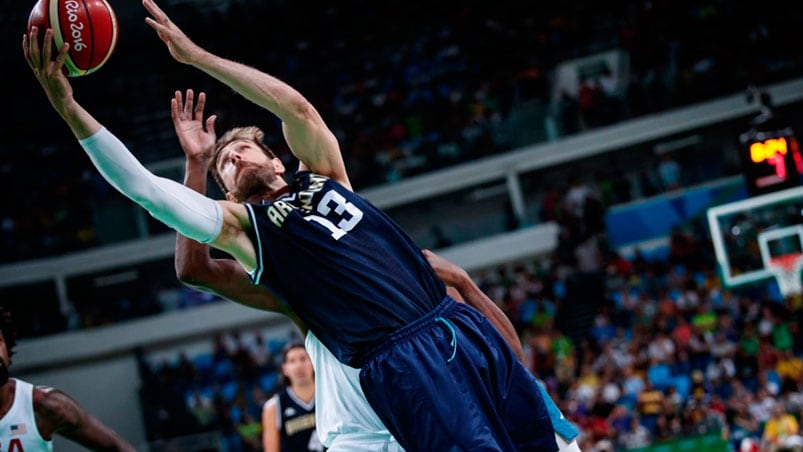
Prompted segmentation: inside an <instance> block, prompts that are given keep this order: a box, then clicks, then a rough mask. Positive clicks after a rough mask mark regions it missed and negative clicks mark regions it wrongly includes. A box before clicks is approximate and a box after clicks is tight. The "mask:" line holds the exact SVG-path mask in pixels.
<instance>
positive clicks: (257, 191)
mask: <svg viewBox="0 0 803 452" xmlns="http://www.w3.org/2000/svg"><path fill="white" fill-rule="evenodd" d="M242 165H243V167H242V168H241V169H240V170H239V172H238V173H237V177H236V179H235V187H234V189H233V190H231V194H232V195H233V196H234V197H235V198H236V199H237V200H238V201H240V202H242V201H246V200H248V199H251V198H256V197H261V196H262V195H265V194H266V193H267V192H269V191H270V188H271V187H272V186H273V185H274V183H275V182H276V180H277V178H278V176H277V175H276V172H275V171H274V168H273V165H271V164H263V165H256V164H250V163H243V164H242Z"/></svg>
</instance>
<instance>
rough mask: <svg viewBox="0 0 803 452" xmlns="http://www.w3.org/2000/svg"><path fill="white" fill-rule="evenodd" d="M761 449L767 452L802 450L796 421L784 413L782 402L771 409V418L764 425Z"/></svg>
mask: <svg viewBox="0 0 803 452" xmlns="http://www.w3.org/2000/svg"><path fill="white" fill-rule="evenodd" d="M761 447H762V449H763V450H766V451H768V452H777V451H782V450H793V451H797V452H799V451H800V450H803V437H801V436H800V426H799V424H798V421H797V419H796V418H795V417H794V416H793V415H791V414H789V413H788V412H787V411H786V408H785V407H784V405H783V402H777V403H775V405H774V406H773V408H772V417H770V419H769V420H767V423H766V424H764V434H763V436H762V437H761Z"/></svg>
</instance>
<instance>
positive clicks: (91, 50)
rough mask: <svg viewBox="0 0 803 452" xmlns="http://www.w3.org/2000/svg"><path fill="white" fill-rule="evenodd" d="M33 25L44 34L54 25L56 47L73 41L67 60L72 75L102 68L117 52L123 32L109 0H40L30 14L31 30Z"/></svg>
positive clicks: (29, 28) (67, 67) (69, 73)
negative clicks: (119, 36) (120, 33)
mask: <svg viewBox="0 0 803 452" xmlns="http://www.w3.org/2000/svg"><path fill="white" fill-rule="evenodd" d="M33 26H36V27H38V28H39V34H40V36H44V33H45V30H47V28H52V29H53V42H54V44H55V46H56V49H60V48H61V46H62V45H63V44H64V43H65V42H67V43H69V44H70V50H69V53H68V55H67V59H66V61H65V62H64V69H65V73H66V74H67V76H69V77H78V76H81V75H87V74H91V73H92V72H95V71H97V70H98V69H100V67H101V66H103V65H104V64H105V63H106V61H108V59H109V57H110V56H111V55H112V52H114V48H115V46H116V45H117V35H118V33H119V31H118V27H117V15H116V14H115V12H114V10H113V9H112V7H111V5H109V3H108V2H107V1H106V0H39V1H37V2H36V5H34V7H33V9H32V10H31V13H30V15H29V16H28V31H29V32H30V31H31V27H33ZM40 39H41V38H40Z"/></svg>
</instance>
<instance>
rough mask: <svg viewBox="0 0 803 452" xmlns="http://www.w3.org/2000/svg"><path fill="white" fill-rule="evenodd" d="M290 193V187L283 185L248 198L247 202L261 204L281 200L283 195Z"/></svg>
mask: <svg viewBox="0 0 803 452" xmlns="http://www.w3.org/2000/svg"><path fill="white" fill-rule="evenodd" d="M289 192H290V186H289V185H283V186H282V187H279V188H275V189H274V188H269V189H268V190H266V191H265V192H263V193H259V194H256V195H253V196H250V197H248V198H247V199H246V200H245V202H251V203H260V202H262V201H273V200H276V199H279V198H280V197H281V196H282V195H284V194H286V193H289Z"/></svg>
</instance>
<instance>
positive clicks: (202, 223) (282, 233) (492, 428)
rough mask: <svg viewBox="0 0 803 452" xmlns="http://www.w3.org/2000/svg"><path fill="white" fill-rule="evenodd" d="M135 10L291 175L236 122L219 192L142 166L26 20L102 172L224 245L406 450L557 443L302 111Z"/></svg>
mask: <svg viewBox="0 0 803 452" xmlns="http://www.w3.org/2000/svg"><path fill="white" fill-rule="evenodd" d="M143 4H144V5H145V7H146V9H147V10H148V11H149V12H150V13H151V15H152V16H153V17H149V18H147V19H146V22H147V23H148V25H150V26H151V27H152V28H154V29H155V30H156V32H157V34H158V36H159V37H160V38H161V39H162V40H163V41H164V42H165V43H166V44H167V47H168V49H169V51H170V53H171V55H172V56H173V57H174V58H175V59H176V60H177V61H179V62H182V63H186V64H191V65H193V66H195V67H197V68H199V69H201V70H203V71H204V72H206V73H208V74H209V75H211V76H213V77H215V78H217V79H218V80H219V81H221V82H223V83H225V84H227V85H228V86H230V87H231V88H233V89H234V90H236V91H237V92H239V93H240V94H242V95H243V96H245V97H246V98H248V99H249V100H252V101H253V102H255V103H257V104H258V105H260V106H262V107H264V108H266V109H267V110H269V111H270V112H272V113H273V114H275V115H276V116H277V117H279V118H280V119H281V120H282V128H283V131H284V137H285V140H286V141H287V144H288V146H289V147H290V149H291V150H292V152H293V153H294V154H295V156H296V157H297V158H298V159H299V160H300V165H299V171H298V172H297V173H296V175H295V178H294V181H293V183H292V184H291V185H288V184H287V183H286V182H285V181H284V179H283V177H282V175H283V173H284V167H283V165H282V163H281V161H280V160H279V159H278V158H276V157H275V156H274V155H273V154H272V152H271V151H270V150H269V149H267V147H266V146H265V145H264V144H262V141H261V138H262V135H261V131H259V130H258V129H256V128H241V129H234V130H232V131H229V132H227V133H225V134H224V135H223V136H222V137H221V138H220V140H219V141H218V147H217V149H216V151H217V154H216V155H215V159H214V160H213V162H212V164H211V165H210V166H211V168H212V169H213V174H215V175H216V178H217V180H218V181H219V182H221V183H222V186H223V187H224V189H225V191H226V199H227V201H217V202H216V201H214V200H211V199H209V198H206V197H204V196H202V195H200V194H198V193H197V192H195V191H193V190H190V189H188V188H186V187H184V186H182V185H181V184H178V183H176V182H174V181H172V180H169V179H165V178H160V177H157V176H155V175H154V174H152V173H150V172H149V171H147V169H145V168H144V167H143V166H142V165H141V164H140V163H139V162H138V161H137V160H136V158H135V157H134V156H133V155H132V154H131V153H130V151H128V149H127V148H126V147H125V145H123V143H122V142H120V140H118V139H117V138H116V137H115V136H114V135H112V134H111V132H109V131H108V130H106V129H105V128H104V127H103V126H102V125H101V124H100V123H99V122H98V121H97V120H96V119H95V118H94V117H92V116H91V115H90V114H89V113H88V112H87V111H86V110H85V109H84V108H83V107H81V105H80V104H78V102H77V101H76V100H75V98H74V96H73V93H72V87H71V86H70V84H69V81H68V79H67V78H66V76H65V75H64V74H63V73H62V72H61V70H62V67H63V63H64V60H65V58H66V52H67V49H68V46H67V45H66V44H65V45H64V46H62V48H61V49H59V53H58V55H57V56H56V58H55V61H54V60H52V56H53V55H52V51H51V46H52V42H53V33H52V31H51V30H47V31H45V34H44V39H43V44H42V45H41V50H40V44H39V30H38V29H36V28H33V29H32V30H31V33H30V35H25V37H24V38H23V48H24V52H25V55H26V59H27V60H28V62H29V64H30V66H31V69H32V70H33V72H34V75H35V76H36V78H37V79H38V81H39V82H40V84H41V85H42V87H43V89H44V90H45V93H46V94H47V96H48V99H49V100H50V102H51V104H52V105H53V107H54V109H55V110H56V111H57V112H58V113H59V114H60V115H61V117H62V119H64V121H65V122H66V123H67V124H68V125H69V126H70V128H71V130H72V132H73V133H74V135H75V136H76V138H78V140H79V142H80V144H81V145H82V147H83V148H84V150H85V151H86V152H87V154H88V155H89V157H90V159H91V160H92V161H93V163H94V164H95V166H96V167H97V168H98V170H99V171H100V172H101V174H103V176H104V177H105V178H106V179H107V180H108V181H109V182H110V183H111V184H112V185H113V186H114V187H115V188H117V189H118V190H119V191H120V192H122V193H123V194H125V195H126V196H128V197H129V198H131V199H132V200H134V201H135V202H137V203H139V204H140V205H141V206H142V207H144V208H146V209H147V210H148V211H149V212H150V213H151V215H153V216H154V217H155V218H157V219H158V220H160V221H162V222H164V223H165V224H167V225H168V226H170V227H172V228H174V229H176V230H177V231H178V232H180V233H182V234H184V235H186V236H187V237H190V238H192V239H194V240H197V241H200V242H204V243H209V244H210V245H211V246H213V247H216V248H218V249H220V250H223V251H225V252H227V253H228V254H230V255H231V256H232V257H234V258H235V259H236V260H237V261H238V262H239V263H240V265H242V266H243V268H244V269H245V270H246V271H247V272H248V273H249V275H250V276H251V279H252V281H253V282H254V283H255V284H260V285H263V286H265V287H267V288H269V289H270V290H271V291H273V293H275V294H276V295H277V296H278V297H279V298H280V299H282V300H283V301H284V302H286V303H288V305H289V306H290V307H291V308H292V311H293V312H294V313H295V314H296V315H298V316H299V317H300V318H301V320H302V321H303V322H304V323H305V324H306V325H307V326H308V327H309V328H310V330H311V331H313V332H314V333H315V335H316V336H317V337H318V338H319V339H320V340H321V342H322V343H323V344H324V345H325V346H326V347H327V348H328V349H329V350H330V351H331V352H332V353H333V354H334V355H335V356H336V357H337V359H338V360H340V361H341V362H343V363H345V364H348V365H350V366H353V367H357V368H360V369H361V370H360V382H361V386H362V389H363V390H364V392H365V396H366V398H367V400H368V401H369V403H370V404H371V406H372V407H373V409H374V410H375V411H376V413H377V415H378V416H379V417H380V419H381V420H382V421H383V422H384V424H385V426H387V428H388V429H389V430H390V431H391V433H392V434H393V435H394V437H395V438H396V439H397V440H398V441H399V443H400V444H401V445H402V446H403V447H404V448H405V449H406V450H409V451H416V450H424V451H431V450H439V451H450V450H470V451H483V450H487V451H498V450H504V451H508V450H533V451H555V450H557V449H558V448H557V445H556V443H555V438H554V433H553V429H552V424H551V422H550V420H549V415H548V413H547V409H546V407H545V404H544V400H543V398H542V395H541V392H540V389H539V387H538V383H537V382H536V381H535V379H534V377H533V376H532V375H531V374H530V373H529V371H528V370H527V369H526V368H525V367H524V366H523V365H522V364H521V363H520V362H519V361H518V360H517V359H516V356H515V354H514V353H513V351H512V349H511V348H510V346H509V345H508V344H507V343H506V342H505V339H504V338H503V337H502V336H501V335H500V333H499V332H498V331H497V330H496V328H495V327H494V326H493V325H491V324H490V323H489V322H488V321H487V320H486V319H485V318H484V317H483V316H482V315H481V314H480V313H479V312H478V311H477V310H475V309H473V308H471V307H469V306H466V305H462V304H457V303H456V302H455V301H454V300H453V299H452V298H450V297H448V296H447V295H446V290H445V285H444V283H443V282H442V281H441V280H440V279H439V278H438V277H437V275H436V274H435V272H434V271H433V269H432V267H431V266H430V265H429V263H428V262H427V261H426V260H425V259H424V257H423V256H422V254H421V251H420V250H419V249H418V248H417V247H416V246H415V244H414V243H413V242H412V240H411V239H410V238H409V237H408V236H407V235H406V234H405V233H404V232H403V231H402V230H401V229H400V228H399V227H398V226H397V225H396V224H395V223H394V222H393V221H392V220H391V219H390V218H389V217H387V216H386V215H385V214H384V213H383V212H381V211H380V210H379V209H377V208H376V207H374V206H373V205H371V204H370V203H369V202H367V201H366V200H364V199H363V198H361V197H359V196H358V195H356V194H355V193H353V192H352V190H351V184H350V182H349V179H348V176H347V174H346V170H345V165H344V163H343V158H342V156H341V154H340V149H339V145H338V143H337V140H336V138H335V137H334V134H333V133H332V132H331V131H330V130H329V129H328V127H326V124H325V123H324V121H323V119H322V118H321V117H320V115H319V114H318V112H317V111H316V110H315V108H314V107H313V106H312V105H311V104H310V103H309V102H308V101H307V100H306V99H305V98H304V97H303V96H301V95H300V94H299V93H298V92H297V91H296V90H294V89H293V88H291V87H290V86H288V85H287V84H285V83H283V82H281V81H280V80H278V79H276V78H274V77H272V76H270V75H268V74H265V73H262V72H259V71H257V70H255V69H253V68H250V67H248V66H245V65H242V64H239V63H235V62H232V61H230V60H225V59H223V58H220V57H217V56H215V55H213V54H211V53H209V52H207V51H205V50H203V49H201V48H200V47H198V46H197V45H196V44H194V43H193V42H192V41H191V40H189V39H188V38H187V36H186V35H185V34H184V33H183V32H182V31H181V30H180V29H179V28H178V27H177V26H176V25H175V24H174V23H173V22H172V21H170V20H169V18H168V17H167V15H166V14H165V13H164V12H163V11H161V10H160V9H159V8H158V7H157V6H156V4H155V3H153V2H152V1H151V0H144V1H143ZM266 198H267V199H270V200H272V201H267V202H263V200H264V199H266Z"/></svg>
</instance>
